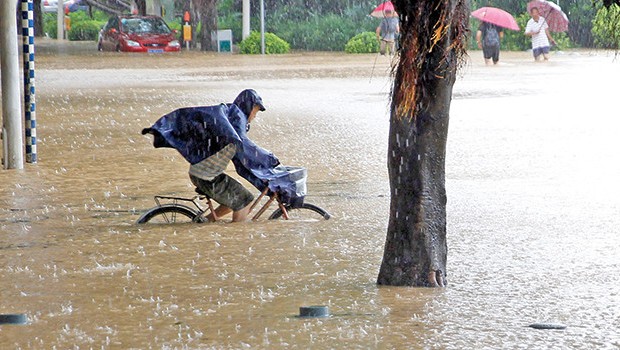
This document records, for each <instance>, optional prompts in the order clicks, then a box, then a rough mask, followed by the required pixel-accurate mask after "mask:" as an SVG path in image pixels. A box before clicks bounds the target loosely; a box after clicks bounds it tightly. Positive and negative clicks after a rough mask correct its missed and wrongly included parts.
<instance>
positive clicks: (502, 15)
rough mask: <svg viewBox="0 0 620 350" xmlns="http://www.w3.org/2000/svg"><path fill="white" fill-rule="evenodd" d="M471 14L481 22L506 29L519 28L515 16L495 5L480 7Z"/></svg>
mask: <svg viewBox="0 0 620 350" xmlns="http://www.w3.org/2000/svg"><path fill="white" fill-rule="evenodd" d="M471 15H472V17H474V18H477V19H479V20H481V21H483V22H488V23H491V24H495V25H496V26H500V27H503V28H507V29H512V30H519V25H518V24H517V21H516V20H515V18H514V17H512V15H511V14H510V13H508V12H506V11H504V10H502V9H498V8H496V7H481V8H479V9H477V10H476V11H474V12H472V13H471Z"/></svg>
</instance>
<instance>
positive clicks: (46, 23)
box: [43, 10, 109, 40]
mask: <svg viewBox="0 0 620 350" xmlns="http://www.w3.org/2000/svg"><path fill="white" fill-rule="evenodd" d="M57 16H58V15H57V14H56V13H44V14H43V32H44V33H45V34H46V35H48V36H49V37H50V38H54V39H55V38H56V37H57V36H58V27H57V26H56V19H57ZM69 18H70V19H71V29H72V30H73V28H76V27H77V28H78V32H74V33H73V34H71V31H72V30H70V31H69V33H67V35H68V38H69V40H96V39H97V34H96V33H98V32H99V29H101V27H103V26H104V25H105V23H106V22H107V21H108V19H109V16H108V15H107V14H106V13H105V12H103V11H99V10H95V11H93V17H92V18H90V17H89V15H88V12H86V11H75V12H71V13H70V14H69ZM83 22H92V23H95V24H96V25H97V31H96V33H95V35H94V37H92V34H91V31H92V30H93V28H94V26H93V25H92V23H91V24H85V25H84V24H82V23H83ZM82 33H84V34H82ZM85 36H86V37H85ZM84 37H85V38H84ZM91 37H92V38H91Z"/></svg>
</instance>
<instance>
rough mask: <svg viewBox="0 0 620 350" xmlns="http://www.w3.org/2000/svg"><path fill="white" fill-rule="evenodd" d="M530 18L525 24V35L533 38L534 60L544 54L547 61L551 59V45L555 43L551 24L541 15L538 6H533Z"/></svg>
mask: <svg viewBox="0 0 620 350" xmlns="http://www.w3.org/2000/svg"><path fill="white" fill-rule="evenodd" d="M530 15H531V16H532V18H530V20H529V21H527V25H526V26H525V35H526V36H529V37H531V38H532V53H533V55H534V61H538V58H539V57H540V56H541V55H542V56H543V58H544V60H545V61H548V60H549V57H548V56H547V55H548V54H549V46H550V44H549V43H550V42H551V44H553V45H555V40H553V38H552V37H551V34H550V33H549V24H547V21H546V20H545V18H544V17H542V16H541V15H540V12H539V10H538V7H532V8H531V9H530Z"/></svg>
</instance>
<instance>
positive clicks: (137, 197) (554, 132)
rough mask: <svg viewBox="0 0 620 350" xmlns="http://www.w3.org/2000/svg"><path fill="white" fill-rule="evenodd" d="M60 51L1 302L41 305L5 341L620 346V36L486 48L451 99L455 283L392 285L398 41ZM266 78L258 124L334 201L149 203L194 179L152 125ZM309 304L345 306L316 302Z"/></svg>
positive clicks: (15, 306) (184, 191)
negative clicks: (366, 49)
mask: <svg viewBox="0 0 620 350" xmlns="http://www.w3.org/2000/svg"><path fill="white" fill-rule="evenodd" d="M89 45H90V44H89ZM92 46H93V47H94V44H93V45H92ZM38 50H39V54H38V58H37V59H38V61H37V89H38V90H37V91H38V95H37V106H38V111H37V116H38V123H39V124H38V125H39V128H38V130H37V132H38V136H39V141H40V142H39V162H38V163H37V164H34V165H33V164H27V165H26V167H25V169H24V170H23V171H15V170H9V171H0V183H1V184H2V185H1V187H0V283H1V286H2V287H1V288H0V313H5V314H6V313H25V314H26V315H27V316H28V319H29V323H28V324H27V325H20V326H16V325H1V326H0V348H1V349H31V348H32V349H54V348H55V349H69V348H75V349H78V348H79V349H91V348H92V349H130V348H133V349H147V348H152V349H176V348H187V349H197V348H235V349H238V348H300V349H305V348H317V349H323V348H381V349H384V348H410V349H423V348H426V349H463V348H469V349H474V348H475V349H480V348H488V349H498V348H510V349H548V348H554V349H568V348H581V349H587V348H608V349H617V348H619V347H620V334H619V332H618V329H619V328H620V249H619V246H620V235H619V229H618V227H620V216H619V215H618V212H619V211H620V198H619V196H618V195H619V194H620V185H619V180H618V179H620V160H619V159H618V149H620V138H619V137H618V136H617V135H618V130H619V127H620V119H619V118H618V107H617V106H618V105H617V103H618V95H617V89H616V88H615V86H616V85H617V82H618V81H619V80H620V63H619V62H618V61H614V56H613V54H607V53H600V52H598V53H595V52H590V51H575V52H564V53H555V54H553V55H552V60H551V61H550V62H548V63H546V64H545V63H538V64H536V63H534V62H532V59H531V58H530V56H529V54H528V53H502V55H503V57H502V65H500V66H498V67H485V66H484V65H482V64H481V62H480V61H481V60H482V58H481V57H479V56H481V54H480V53H479V52H472V53H471V55H472V57H471V59H470V62H469V64H468V65H467V66H465V67H464V68H463V69H462V71H461V77H460V78H459V80H458V82H457V83H456V85H455V91H454V100H453V103H452V110H451V121H450V123H451V125H450V137H449V142H448V154H447V190H448V199H449V200H448V246H449V255H448V281H449V286H448V287H447V288H445V289H426V288H391V287H377V286H376V285H375V279H376V277H377V273H378V269H379V265H380V263H381V257H382V250H383V243H384V240H385V232H386V226H387V218H388V203H389V185H388V179H387V171H386V153H387V134H388V119H389V115H388V111H387V106H388V94H389V90H390V79H389V75H388V71H389V61H388V60H387V59H385V58H383V57H379V59H378V60H377V63H376V67H375V68H374V71H373V62H374V61H375V58H376V56H375V55H359V56H357V55H356V56H352V55H345V54H291V55H285V56H275V57H260V56H252V57H248V56H239V55H232V56H231V55H212V54H201V53H190V54H188V53H181V54H177V55H127V54H120V53H105V54H100V53H97V52H95V51H93V50H92V48H91V47H90V46H88V47H86V46H83V45H82V46H79V45H77V46H76V45H75V44H71V46H70V45H68V44H67V45H65V46H61V47H60V48H59V47H55V46H54V45H52V44H50V43H49V42H44V43H42V44H41V45H40V47H39V48H38ZM371 74H372V78H371ZM244 88H254V89H256V90H257V91H258V92H259V93H260V94H261V95H262V96H263V100H264V101H265V104H266V106H267V111H266V112H262V113H260V114H259V116H258V118H257V121H256V122H255V123H254V125H252V131H251V132H250V136H251V137H252V138H253V139H254V140H255V141H256V142H257V143H258V144H260V145H262V146H264V147H265V148H267V149H270V150H271V151H273V152H274V153H275V154H276V155H277V156H278V157H279V158H280V160H281V161H282V163H284V164H287V165H297V166H305V167H307V168H308V172H309V183H308V189H309V196H308V198H307V201H308V202H311V203H314V204H317V205H320V206H322V207H324V208H326V209H327V210H329V211H330V212H331V213H332V215H333V219H332V220H330V221H325V222H302V223H299V222H297V223H295V224H291V223H286V222H268V221H266V220H263V221H260V222H253V223H242V224H228V223H223V224H204V225H196V224H194V225H191V224H183V225H159V226H152V225H151V226H138V225H136V224H134V222H135V220H136V219H137V218H138V216H139V214H140V213H141V212H142V211H143V210H145V209H147V208H149V207H151V206H153V205H154V202H153V198H152V196H153V195H155V194H178V195H188V196H191V195H192V191H193V188H192V186H191V183H190V181H189V179H188V176H187V170H188V166H187V164H186V162H185V161H184V160H183V159H182V158H181V157H180V156H179V155H178V154H176V153H175V151H174V150H170V149H154V148H153V147H152V145H151V141H152V139H151V138H149V137H147V136H142V135H140V130H141V129H142V128H143V127H147V126H150V125H151V123H152V122H154V121H155V120H156V119H157V118H159V117H160V116H161V115H163V114H165V113H167V112H169V111H171V110H173V109H175V108H178V107H183V106H192V105H208V104H216V103H220V102H229V101H232V99H233V98H234V97H235V96H236V94H237V93H238V92H239V91H240V90H242V89H244ZM229 170H232V169H229ZM307 305H328V306H329V307H330V311H331V313H332V314H333V315H332V316H331V317H329V318H321V319H306V318H297V317H295V316H296V315H297V314H298V312H299V307H300V306H307ZM535 322H556V323H562V324H565V325H567V328H566V329H565V330H560V331H557V330H556V331H551V330H535V329H531V328H528V327H527V326H528V325H529V324H531V323H535Z"/></svg>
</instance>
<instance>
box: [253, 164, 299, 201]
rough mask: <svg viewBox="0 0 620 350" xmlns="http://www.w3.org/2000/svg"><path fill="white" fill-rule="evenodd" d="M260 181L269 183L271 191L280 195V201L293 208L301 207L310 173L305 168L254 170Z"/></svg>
mask: <svg viewBox="0 0 620 350" xmlns="http://www.w3.org/2000/svg"><path fill="white" fill-rule="evenodd" d="M252 173H254V175H256V176H257V177H259V178H260V179H263V180H267V181H269V189H270V190H271V191H273V192H276V193H278V195H279V196H280V200H281V201H282V202H283V203H284V204H287V205H290V206H291V207H293V208H295V207H299V206H301V205H303V203H304V197H305V196H306V193H307V192H306V191H307V189H306V179H307V178H308V171H307V170H306V168H304V167H294V166H284V165H279V166H277V167H275V168H272V169H256V170H255V169H252Z"/></svg>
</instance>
